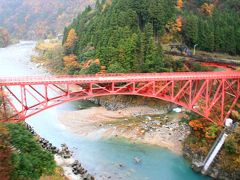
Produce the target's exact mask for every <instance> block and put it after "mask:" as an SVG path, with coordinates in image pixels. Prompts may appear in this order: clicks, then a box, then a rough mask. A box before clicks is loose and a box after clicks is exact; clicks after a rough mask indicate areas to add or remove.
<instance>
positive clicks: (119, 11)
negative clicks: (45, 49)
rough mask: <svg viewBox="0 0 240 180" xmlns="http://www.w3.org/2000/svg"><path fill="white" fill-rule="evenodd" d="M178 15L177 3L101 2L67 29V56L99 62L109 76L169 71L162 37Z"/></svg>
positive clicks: (142, 0)
mask: <svg viewBox="0 0 240 180" xmlns="http://www.w3.org/2000/svg"><path fill="white" fill-rule="evenodd" d="M175 11H176V8H175V0H161V1H160V0H150V1H147V0H138V1H135V0H121V1H120V0H113V1H102V2H101V3H100V2H99V1H97V3H96V8H95V9H92V8H91V7H88V8H87V9H86V10H85V11H84V12H83V13H82V14H81V15H79V16H78V17H77V18H76V19H74V21H73V23H72V24H71V25H70V26H69V27H67V28H66V29H65V33H64V34H65V36H64V41H63V44H64V47H65V49H66V55H67V56H69V57H71V58H72V59H74V58H73V57H74V55H76V58H77V60H78V61H79V62H83V61H86V60H88V59H91V58H99V59H100V62H101V65H104V66H106V68H107V71H108V72H130V71H132V72H154V71H165V70H167V69H166V64H164V62H163V52H162V47H161V42H160V37H161V36H162V35H163V34H164V31H165V30H164V28H165V25H166V24H167V23H168V22H171V21H172V22H174V21H175V14H176V12H175ZM66 59H67V58H66ZM92 69H94V70H95V69H97V67H95V68H94V67H92ZM76 71H77V68H76ZM91 72H92V71H91ZM93 72H94V71H93Z"/></svg>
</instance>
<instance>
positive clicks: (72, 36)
mask: <svg viewBox="0 0 240 180" xmlns="http://www.w3.org/2000/svg"><path fill="white" fill-rule="evenodd" d="M76 39H77V35H76V32H75V29H71V30H70V31H69V33H68V36H67V40H66V42H65V43H64V47H65V48H68V49H70V48H72V47H73V45H74V43H75V41H76Z"/></svg>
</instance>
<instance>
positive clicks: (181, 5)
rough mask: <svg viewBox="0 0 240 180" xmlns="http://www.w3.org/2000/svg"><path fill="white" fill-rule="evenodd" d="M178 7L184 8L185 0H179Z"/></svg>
mask: <svg viewBox="0 0 240 180" xmlns="http://www.w3.org/2000/svg"><path fill="white" fill-rule="evenodd" d="M177 8H178V9H182V8H183V0H177Z"/></svg>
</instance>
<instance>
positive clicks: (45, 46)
mask: <svg viewBox="0 0 240 180" xmlns="http://www.w3.org/2000/svg"><path fill="white" fill-rule="evenodd" d="M58 46H59V43H57V42H56V43H52V42H42V43H38V44H37V46H36V50H39V51H45V50H52V49H55V48H56V47H58Z"/></svg>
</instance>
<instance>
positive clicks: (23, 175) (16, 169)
mask: <svg viewBox="0 0 240 180" xmlns="http://www.w3.org/2000/svg"><path fill="white" fill-rule="evenodd" d="M0 144H1V146H0V160H1V163H0V175H1V177H4V179H6V180H7V179H40V177H41V178H42V179H44V178H45V177H46V176H47V177H49V178H53V179H54V178H55V179H64V177H62V176H61V174H62V170H61V169H60V168H58V167H57V165H56V163H55V161H54V157H53V155H52V154H51V153H50V152H48V151H45V150H43V149H42V147H41V146H40V145H39V144H38V143H37V142H36V140H35V139H34V137H33V136H32V134H31V133H30V132H29V131H28V130H27V129H26V128H25V126H24V125H23V124H3V123H1V124H0Z"/></svg>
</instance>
